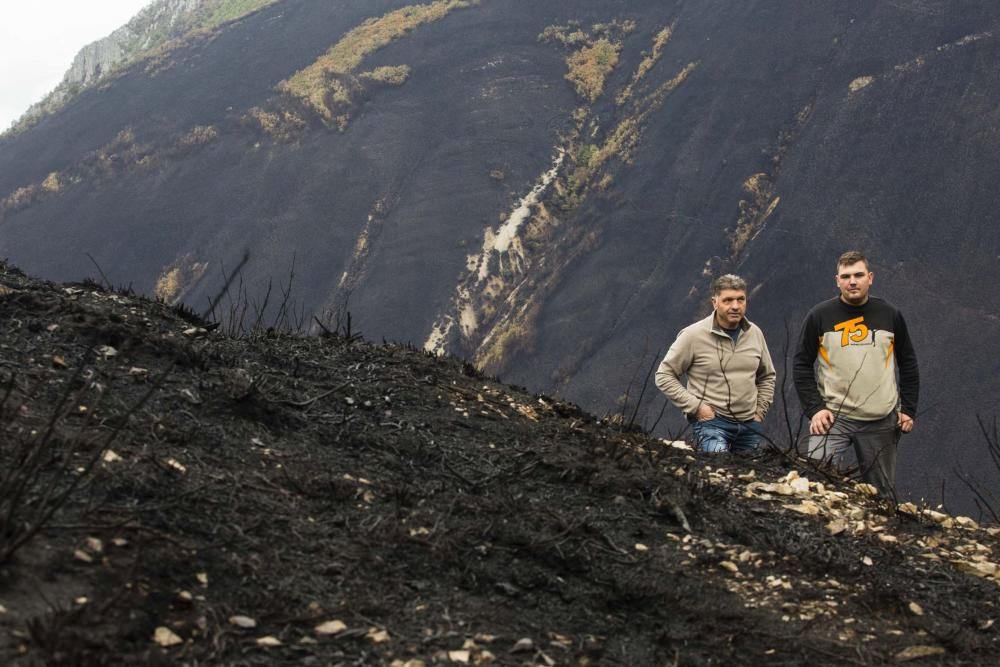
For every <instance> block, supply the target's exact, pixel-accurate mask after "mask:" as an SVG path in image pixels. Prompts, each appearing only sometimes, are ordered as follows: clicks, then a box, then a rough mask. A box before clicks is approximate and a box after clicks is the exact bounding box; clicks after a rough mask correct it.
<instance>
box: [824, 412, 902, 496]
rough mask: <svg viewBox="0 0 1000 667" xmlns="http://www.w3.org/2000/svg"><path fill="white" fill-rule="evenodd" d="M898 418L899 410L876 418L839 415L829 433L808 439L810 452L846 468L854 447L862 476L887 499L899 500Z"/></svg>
mask: <svg viewBox="0 0 1000 667" xmlns="http://www.w3.org/2000/svg"><path fill="white" fill-rule="evenodd" d="M898 419H899V418H898V416H897V414H896V412H895V411H893V412H891V413H889V415H888V416H886V417H883V418H882V419H878V420H875V421H861V420H859V419H848V418H847V417H837V418H836V419H835V420H834V422H833V426H832V427H831V428H830V432H829V433H827V434H826V435H810V436H808V438H806V454H807V455H808V456H810V457H811V458H814V459H822V460H824V461H830V462H832V463H833V464H834V465H836V466H837V467H838V468H841V469H843V468H845V467H847V465H848V464H849V463H850V461H849V459H848V457H847V454H848V453H849V452H850V451H851V450H852V449H853V451H854V456H855V457H856V459H857V462H858V468H859V470H860V473H861V479H863V480H864V481H866V482H868V483H869V484H871V485H872V486H874V487H875V488H876V489H878V490H879V493H880V494H881V495H882V496H883V497H884V498H888V499H890V500H895V499H896V489H895V487H896V444H897V443H898V442H899V436H900V430H899V424H898Z"/></svg>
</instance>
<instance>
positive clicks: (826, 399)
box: [794, 251, 920, 499]
mask: <svg viewBox="0 0 1000 667" xmlns="http://www.w3.org/2000/svg"><path fill="white" fill-rule="evenodd" d="M836 279H837V287H838V288H840V296H839V297H837V298H835V299H830V300H829V301H824V302H822V303H820V304H819V305H817V306H816V307H814V308H813V309H812V310H810V311H809V314H808V315H806V319H805V322H803V324H802V334H801V336H800V337H799V343H798V349H797V350H796V352H795V362H794V376H795V389H796V390H797V392H798V395H799V402H800V403H801V404H802V409H803V410H804V411H805V414H806V416H807V417H809V433H810V435H809V438H808V454H809V456H811V457H813V458H818V459H824V460H832V461H833V462H834V463H835V464H837V465H841V466H842V465H843V462H844V456H845V454H846V453H847V451H848V449H849V448H850V447H852V446H853V448H854V453H855V455H856V457H857V460H858V466H859V468H860V470H861V476H862V479H864V481H866V482H868V483H869V484H872V485H873V486H875V487H876V488H877V489H878V490H879V492H880V493H881V494H882V496H883V497H886V498H890V499H895V488H894V487H895V480H896V443H897V442H898V441H899V436H900V434H901V433H909V432H910V431H912V430H913V425H914V421H913V418H914V416H915V415H916V412H917V398H918V395H919V392H920V375H919V371H918V369H917V355H916V353H915V352H914V350H913V343H912V342H911V340H910V335H909V332H908V331H907V329H906V321H905V320H904V319H903V315H902V314H901V313H900V312H899V310H897V309H896V307H895V306H893V305H892V304H890V303H889V302H887V301H884V300H882V299H879V298H877V297H872V296H869V295H868V292H869V290H870V289H871V286H872V281H873V279H874V274H873V273H872V271H871V268H870V267H869V265H868V260H867V259H866V258H865V256H864V255H862V254H861V253H859V252H857V251H850V252H846V253H844V254H843V255H841V256H840V259H839V260H837V275H836ZM897 369H898V374H899V381H898V383H897V381H896V375H897Z"/></svg>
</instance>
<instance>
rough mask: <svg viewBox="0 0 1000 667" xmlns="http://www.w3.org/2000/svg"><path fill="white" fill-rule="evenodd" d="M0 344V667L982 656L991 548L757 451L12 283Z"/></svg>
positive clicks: (418, 370) (993, 637) (430, 367)
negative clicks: (705, 450) (0, 666)
mask: <svg viewBox="0 0 1000 667" xmlns="http://www.w3.org/2000/svg"><path fill="white" fill-rule="evenodd" d="M0 316H2V318H3V321H4V322H6V323H7V326H6V327H5V329H4V333H3V335H2V336H0V345H2V346H3V349H4V350H5V353H4V359H3V366H2V369H0V379H2V380H3V383H4V387H5V389H4V393H3V400H2V403H0V422H2V424H3V428H4V438H2V439H0V452H2V454H3V457H4V460H5V461H8V462H10V461H18V462H19V463H20V465H18V466H9V467H8V469H7V470H6V471H5V473H4V475H3V476H0V490H2V491H3V493H2V494H0V509H2V510H3V513H2V516H3V520H4V523H3V525H2V528H3V530H2V531H0V566H2V573H3V577H2V578H0V601H2V611H0V656H2V659H3V662H4V664H11V665H21V664H24V665H33V664H102V665H104V664H112V665H117V664H178V663H192V664H193V663H198V664H236V663H239V664H247V665H284V664H288V665H293V664H294V665H299V664H314V663H318V664H328V663H343V664H365V665H369V664H384V665H410V666H411V667H413V666H414V665H418V664H425V665H428V664H480V665H483V664H499V665H526V664H527V665H543V664H544V665H552V664H559V665H592V664H601V665H636V666H640V665H642V666H644V665H663V664H678V665H694V664H699V665H702V664H719V663H720V662H722V663H725V664H733V665H758V664H763V663H766V664H773V665H801V664H803V663H808V662H814V663H817V664H831V663H836V664H841V663H845V662H848V663H850V664H862V665H881V664H887V663H889V662H893V661H897V662H903V661H909V660H915V659H918V658H922V659H923V661H922V662H921V664H940V665H970V664H971V665H988V664H992V663H993V662H994V661H995V658H996V655H997V651H998V649H1000V647H998V642H1000V630H998V626H997V625H996V624H995V623H994V620H995V616H996V600H997V590H998V588H997V587H998V585H1000V579H998V578H997V577H998V572H1000V570H998V569H997V568H998V566H997V562H998V561H1000V542H998V532H1000V529H997V528H985V529H984V528H980V527H978V526H976V525H975V523H974V522H972V521H971V520H969V519H963V518H951V517H948V516H946V515H943V514H940V513H938V512H934V511H932V510H927V509H918V508H916V507H915V506H912V505H909V506H906V505H904V506H901V507H900V508H899V511H898V512H892V511H888V508H886V507H880V506H878V505H877V504H876V501H875V499H874V498H873V497H872V496H871V495H868V494H867V492H866V490H865V489H864V488H863V487H858V488H854V487H853V486H852V485H850V484H848V483H846V482H845V481H844V480H842V479H839V478H837V477H835V476H830V475H829V473H828V471H824V470H820V469H816V468H813V467H811V466H809V465H808V464H807V463H806V462H802V461H795V460H793V459H789V458H786V457H784V456H782V455H780V454H779V453H776V452H769V453H765V454H761V455H758V456H753V457H732V458H731V457H723V458H719V457H701V456H696V455H694V454H693V453H692V452H691V451H690V450H689V449H686V448H684V447H683V445H681V444H679V443H666V442H663V441H660V440H657V439H654V438H649V437H646V436H643V435H642V434H639V433H636V432H634V431H633V432H631V433H629V432H622V430H621V429H615V428H612V426H611V425H610V424H609V423H607V422H604V421H599V420H596V419H595V418H594V417H592V416H590V415H588V414H587V413H585V412H583V411H581V410H580V409H579V408H577V407H576V406H574V405H572V404H568V403H565V402H563V401H559V400H556V399H552V398H549V397H545V396H540V395H536V394H530V393H527V392H525V391H524V390H522V389H518V388H516V387H509V386H505V385H502V384H500V383H498V382H495V381H493V380H489V379H486V378H483V377H482V376H480V375H479V374H478V373H477V372H476V371H475V370H474V369H473V368H472V367H471V366H469V365H468V364H465V363H463V362H461V361H458V360H456V359H453V358H437V357H434V356H432V355H428V354H425V353H423V352H421V351H418V350H415V349H412V348H405V347H401V346H396V345H388V346H374V345H371V344H368V343H365V342H363V341H360V340H358V339H356V338H355V337H349V336H346V335H344V332H341V334H340V335H327V336H324V337H322V338H320V337H313V338H302V337H295V336H290V335H287V334H284V333H280V332H275V331H268V330H267V329H266V328H264V327H260V328H257V329H255V330H254V331H253V333H252V335H250V336H247V337H244V338H242V339H234V338H231V337H228V336H226V335H223V334H222V333H221V330H220V329H218V328H216V329H212V327H210V326H206V323H205V322H202V321H198V320H197V318H192V317H190V315H189V314H187V315H185V313H183V312H178V311H177V310H175V309H172V308H170V307H167V306H166V305H164V304H162V303H154V302H152V301H149V300H144V299H139V298H136V297H133V296H130V295H127V294H122V293H115V292H109V291H106V290H103V289H100V288H98V287H97V286H95V285H79V284H76V285H72V284H51V283H43V282H40V281H37V280H33V279H30V278H28V277H26V276H25V275H24V274H23V273H21V272H19V271H18V270H16V269H14V268H12V267H10V266H8V265H5V264H4V265H0ZM182 316H184V317H182ZM12 472H13V474H12ZM12 489H19V492H18V493H13V492H11V491H12ZM35 527H38V528H41V530H40V531H39V532H38V533H37V534H33V535H32V534H31V530H32V529H33V528H35ZM18 543H19V548H14V546H15V544H18Z"/></svg>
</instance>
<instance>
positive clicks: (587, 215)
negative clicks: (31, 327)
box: [0, 0, 1000, 512]
mask: <svg viewBox="0 0 1000 667" xmlns="http://www.w3.org/2000/svg"><path fill="white" fill-rule="evenodd" d="M998 25H1000V10H998V9H997V8H995V7H994V6H993V5H991V4H988V3H982V2H971V1H966V2H959V3H953V2H944V1H943V0H942V1H937V0H905V1H904V0H899V1H897V2H878V3H876V2H870V1H867V0H866V1H860V0H857V1H853V2H844V3H837V4H834V5H816V4H810V5H803V6H795V7H783V6H780V5H776V4H775V3H772V2H764V1H758V2H748V3H742V4H740V5H739V6H736V7H734V6H732V5H731V3H722V2H702V3H688V2H681V1H677V2H652V1H649V2H623V1H617V2H615V1H608V0H604V1H597V0H590V1H585V2H572V3H571V2H547V3H535V4H533V5H531V6H525V4H524V3H516V2H513V1H511V0H483V1H482V2H478V3H476V2H456V1H445V0H439V1H438V2H428V3H425V4H422V5H416V4H413V3H407V2H402V1H399V0H397V1H388V0H381V1H379V2H366V3H361V2H348V1H346V0H342V1H339V2H330V3H311V2H304V1H300V0H284V1H282V2H277V3H275V4H273V5H270V6H268V7H266V8H264V9H262V10H261V11H259V12H257V13H255V14H253V15H252V16H249V17H247V18H246V19H245V20H243V21H240V22H238V23H236V24H233V25H230V26H226V27H224V28H223V29H222V30H220V31H219V32H218V33H216V34H214V35H213V36H212V37H211V38H205V39H202V40H196V41H195V42H193V43H191V44H189V45H187V46H184V47H180V48H177V49H175V50H173V51H171V52H170V53H169V54H168V55H167V56H166V57H164V58H161V59H158V60H156V61H150V62H146V63H143V64H141V65H137V66H135V67H132V68H130V69H128V70H127V71H126V72H124V73H123V74H122V76H120V77H119V78H117V79H116V80H115V81H114V82H112V83H111V84H110V85H108V86H107V87H106V88H105V89H104V90H100V91H97V90H93V91H88V92H85V93H83V94H81V95H80V97H79V98H77V99H76V100H75V101H74V102H73V103H72V104H71V105H69V106H68V107H67V108H66V109H65V110H64V111H62V112H60V113H58V114H55V115H53V116H51V117H49V118H46V119H45V120H44V121H42V122H40V123H39V124H38V126H37V127H35V128H33V129H32V130H31V131H29V132H25V133H23V134H21V135H18V136H16V137H10V138H7V139H5V140H3V141H2V143H0V198H2V199H3V204H2V205H0V209H2V219H3V222H2V224H0V249H2V251H3V254H4V255H6V256H8V257H9V258H10V259H12V260H14V261H16V262H18V263H19V264H20V265H22V266H24V267H26V268H27V269H28V270H30V271H32V272H37V273H39V274H40V275H44V276H46V277H50V278H54V279H79V278H80V277H81V276H83V275H94V274H95V273H96V269H95V267H94V263H93V262H92V261H91V259H90V257H88V254H89V255H90V256H91V257H93V260H94V261H95V262H96V263H97V264H98V265H99V266H100V267H101V270H102V271H103V272H104V274H105V275H106V276H107V279H108V280H109V281H110V282H111V283H112V284H116V285H119V284H121V285H124V284H130V285H132V286H133V287H134V288H135V289H137V290H140V291H142V292H146V293H157V294H159V295H160V296H161V297H163V298H165V299H168V300H174V299H183V300H184V301H186V302H187V303H190V304H192V305H194V307H195V308H196V309H198V310H199V311H200V310H204V309H205V308H207V305H208V302H209V300H210V299H212V298H213V297H214V296H215V295H216V294H218V292H219V290H220V288H221V286H222V285H223V284H224V283H225V281H226V279H227V277H228V274H229V273H230V272H232V271H233V270H234V269H235V267H237V266H238V265H240V262H241V261H242V258H243V257H244V254H245V253H246V252H249V261H248V262H247V263H246V264H245V265H241V267H242V268H241V280H242V284H243V286H244V288H245V289H246V290H248V291H249V293H250V294H252V295H253V296H254V298H256V299H257V300H258V302H261V303H262V302H263V301H264V299H265V296H264V295H265V293H266V292H267V289H268V284H269V282H270V284H271V285H272V291H274V290H275V289H276V288H275V287H273V286H274V285H277V284H279V283H280V284H285V283H286V281H287V280H288V278H292V290H293V293H294V294H295V298H296V303H297V306H298V307H299V308H300V311H299V312H301V313H302V321H303V322H304V323H305V324H306V325H309V324H310V323H312V319H311V318H312V315H314V314H315V315H316V316H317V318H318V319H320V320H321V321H326V320H328V319H329V320H336V319H341V320H342V319H343V318H344V316H345V314H346V313H347V312H350V313H351V315H352V317H353V320H354V322H355V323H357V325H358V326H359V327H360V328H361V330H363V331H364V332H365V334H366V335H368V336H371V337H373V338H374V339H379V338H387V339H391V340H400V341H409V342H412V343H414V344H417V345H426V346H427V347H428V348H429V349H438V350H446V351H449V352H452V353H455V354H460V355H462V356H465V357H467V358H469V359H471V360H473V361H474V362H475V363H476V364H477V365H478V366H479V367H480V368H482V369H483V370H484V371H486V372H488V373H491V374H497V375H501V376H503V377H504V378H506V379H509V380H511V381H515V382H518V383H520V384H524V385H528V386H531V387H534V388H537V389H539V390H544V391H547V392H551V393H556V394H559V395H561V396H566V397H568V398H571V399H573V400H575V401H578V402H580V403H581V404H582V405H584V406H586V407H587V408H591V409H595V410H598V411H601V412H608V411H616V410H618V409H619V407H620V401H621V400H622V399H623V395H624V394H625V393H626V390H627V389H628V387H629V385H630V382H631V379H632V378H633V377H638V378H639V379H641V378H642V375H643V373H644V371H645V368H646V367H647V366H648V365H649V364H650V363H652V361H653V360H654V359H655V357H656V356H657V354H658V353H662V351H663V350H664V348H665V346H666V345H667V344H668V343H669V341H670V340H671V339H672V337H673V335H674V333H675V332H676V331H677V330H678V329H680V328H681V327H682V326H684V325H685V324H687V323H688V322H690V321H692V320H693V319H695V318H696V317H699V316H700V315H702V314H703V313H704V312H705V307H706V305H705V304H706V302H707V293H706V288H707V285H708V283H709V281H710V279H711V277H712V276H713V275H718V274H720V273H722V272H726V271H736V272H738V273H740V274H741V275H744V276H745V277H746V278H747V279H748V280H749V281H750V283H751V285H752V288H753V295H752V297H753V298H752V303H751V306H750V316H751V318H752V319H754V320H755V321H757V322H758V323H760V324H761V325H762V326H763V328H764V330H765V332H766V333H767V335H768V337H769V339H770V341H771V346H772V350H773V352H774V354H775V356H776V357H782V356H783V354H782V350H783V348H784V347H785V345H786V332H787V336H789V337H791V338H794V336H795V334H796V333H797V327H798V323H799V321H800V319H801V317H802V316H803V315H804V313H805V311H806V310H807V309H808V307H809V306H811V305H812V304H813V303H815V302H817V301H819V300H821V299H824V298H828V297H829V296H832V295H833V294H834V285H833V281H832V280H831V278H832V274H833V271H834V267H833V263H834V260H835V258H836V256H837V255H839V254H840V252H842V251H843V250H845V249H848V248H851V247H860V248H861V249H863V250H865V251H866V252H868V254H870V255H871V257H872V259H873V260H874V269H875V273H876V282H875V292H876V293H877V294H878V295H880V296H884V297H887V298H889V299H890V300H892V301H894V302H896V303H898V304H899V305H900V306H901V307H902V308H903V311H904V313H905V314H906V316H907V318H908V321H909V324H910V328H911V330H912V332H913V335H914V338H915V340H916V345H917V352H918V355H919V357H920V359H921V366H922V373H923V377H924V382H923V392H922V394H923V398H922V401H921V406H922V413H921V414H920V415H918V426H917V431H916V432H915V434H914V435H913V436H910V437H908V438H907V440H906V441H904V443H905V444H904V453H903V456H902V457H901V470H900V478H901V483H902V488H903V491H904V493H905V494H909V495H912V496H913V497H921V496H922V497H926V498H929V499H933V500H934V501H941V500H944V501H945V502H947V503H957V504H958V505H959V506H962V507H963V508H964V509H966V510H968V511H970V512H971V511H973V510H974V508H973V506H972V500H971V494H969V493H968V492H967V490H965V489H964V487H963V484H962V482H961V481H959V478H960V475H961V474H963V473H964V474H975V475H980V474H988V471H990V470H992V465H991V462H990V459H989V456H988V454H987V451H986V448H985V446H984V445H983V444H982V440H983V439H982V436H981V434H980V432H979V427H978V425H977V422H976V415H977V413H980V414H982V415H983V416H985V417H987V418H989V417H991V416H992V412H991V411H992V410H993V408H992V400H991V398H990V397H993V396H996V395H997V394H998V392H1000V380H998V378H1000V373H998V372H997V371H998V370H1000V369H998V366H997V361H996V357H995V355H993V354H992V342H991V341H992V340H995V339H996V336H997V334H998V333H1000V331H998V319H997V314H996V312H995V309H992V308H990V307H989V306H988V305H987V304H988V303H989V302H988V296H987V295H988V286H989V285H991V284H992V282H993V281H992V280H991V279H992V278H996V277H997V258H998V257H1000V239H998V234H1000V232H998V231H997V228H996V225H994V224H992V211H994V210H996V208H997V205H998V203H1000V202H997V197H998V195H997V193H996V189H995V188H991V187H989V184H990V183H992V182H993V181H994V180H996V177H997V175H998V163H997V158H996V156H997V154H998V153H997V150H996V148H997V146H996V142H997V136H998V135H997V133H996V131H995V130H996V127H997V121H998V119H997V116H996V109H995V105H992V104H991V102H990V101H991V100H995V99H997V98H998V96H1000V82H998V81H997V77H996V68H995V67H994V66H993V65H994V64H995V62H996V61H997V56H998V42H997V38H996V37H995V34H996V29H997V26H998ZM84 128H85V131H84ZM293 267H294V268H293ZM292 274H294V275H292ZM276 303H277V300H275V299H271V300H270V302H269V307H270V308H275V307H276ZM223 314H224V313H223ZM776 361H778V362H779V366H780V367H781V368H782V369H783V367H784V365H785V363H784V360H783V359H777V360H776ZM788 389H790V388H787V387H786V390H788ZM637 394H638V387H636V388H635V391H633V392H632V393H631V396H632V397H633V400H634V397H635V396H636V395H637ZM789 398H790V397H789ZM661 406H662V398H660V397H655V396H654V395H653V392H648V391H647V392H646V393H645V394H643V405H642V406H641V407H640V411H639V418H640V420H641V419H645V421H646V423H647V424H652V423H653V422H654V421H655V419H656V416H657V414H659V412H660V408H661ZM778 408H779V409H778V410H776V411H775V414H774V415H773V416H772V418H771V419H770V424H769V429H770V431H769V432H770V434H771V436H772V437H773V438H774V439H775V440H776V441H778V442H779V443H780V444H787V442H788V440H789V436H788V433H787V431H788V428H786V424H785V423H783V422H785V419H784V415H785V413H784V412H783V411H782V403H780V402H779V406H778ZM787 414H788V415H789V417H788V420H787V421H788V422H789V426H790V428H791V430H793V431H794V430H795V427H796V426H797V425H798V418H797V408H796V406H795V403H794V399H790V403H789V404H788V405H787ZM682 427H683V423H682V421H681V420H680V419H679V418H678V417H677V415H676V414H675V413H674V411H672V410H668V411H667V413H666V418H665V419H664V420H662V421H661V422H660V425H659V427H658V428H659V429H660V432H662V433H665V432H667V431H672V432H673V433H678V432H679V431H680V429H681V428H682ZM943 480H945V481H946V482H947V483H946V485H945V490H944V498H942V497H941V495H942V481H943ZM995 481H996V480H993V479H987V480H985V481H984V483H985V484H987V488H989V486H988V485H989V484H992V483H993V482H995Z"/></svg>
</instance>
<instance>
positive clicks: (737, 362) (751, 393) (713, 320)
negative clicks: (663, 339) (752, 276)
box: [656, 274, 775, 453]
mask: <svg viewBox="0 0 1000 667" xmlns="http://www.w3.org/2000/svg"><path fill="white" fill-rule="evenodd" d="M746 310H747V284H746V282H744V281H743V279H742V278H740V277H739V276H734V275H732V274H726V275H724V276H720V277H718V278H716V279H715V281H714V282H713V283H712V314H711V315H709V316H708V317H706V318H705V319H703V320H700V321H698V322H695V323H694V324H692V325H690V326H688V327H686V328H684V329H682V330H681V332H680V333H679V334H677V339H676V340H674V343H673V345H671V346H670V349H669V350H668V351H667V356H666V357H664V359H663V361H662V362H661V363H660V368H659V370H657V372H656V386H657V387H659V388H660V391H662V392H663V393H664V394H666V395H667V398H669V399H670V402H671V403H673V404H674V405H676V406H677V407H678V408H679V409H680V410H681V412H683V413H684V414H685V415H686V416H687V418H688V421H690V422H691V430H692V431H693V432H694V436H695V440H696V442H697V444H698V449H699V450H701V451H703V452H712V453H719V452H729V451H732V452H752V451H754V450H756V449H757V446H758V444H759V442H760V424H761V422H762V421H763V420H764V416H765V415H766V414H767V410H768V408H770V407H771V401H772V400H773V399H774V376H775V373H774V364H773V363H772V362H771V353H770V352H768V349H767V342H766V341H765V340H764V332H762V331H761V330H760V327H758V326H757V325H755V324H753V323H752V322H750V321H749V320H748V319H747V318H746ZM683 375H687V386H686V387H685V386H684V385H683V384H682V383H681V376H683Z"/></svg>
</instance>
